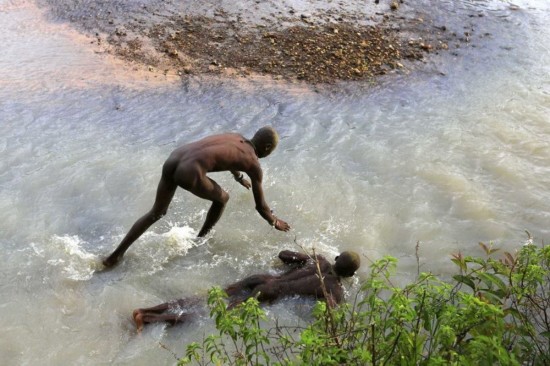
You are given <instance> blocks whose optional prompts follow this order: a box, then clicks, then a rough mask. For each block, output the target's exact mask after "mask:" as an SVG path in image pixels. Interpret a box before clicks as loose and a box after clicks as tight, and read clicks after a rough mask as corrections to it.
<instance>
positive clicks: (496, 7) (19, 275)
mask: <svg viewBox="0 0 550 366" xmlns="http://www.w3.org/2000/svg"><path fill="white" fill-rule="evenodd" d="M442 4H443V5H442V10H441V13H437V12H435V13H434V14H433V15H434V17H435V18H436V19H437V21H439V22H440V24H441V25H445V26H447V27H448V28H449V30H450V31H455V32H461V31H464V27H467V28H468V32H471V33H472V35H471V37H472V41H471V44H472V46H471V47H461V48H455V47H454V45H450V46H451V51H450V52H448V53H446V54H442V55H439V56H435V57H434V58H433V59H431V60H430V61H429V62H427V63H426V64H425V65H424V66H423V67H422V68H421V70H420V71H417V72H413V73H410V74H408V75H403V76H399V77H397V78H393V79H392V80H386V81H382V82H381V83H380V84H378V85H375V86H373V87H372V88H369V89H368V90H365V88H355V87H354V86H353V85H351V86H347V87H346V88H345V89H346V91H345V92H343V93H328V94H327V93H320V94H316V93H311V92H303V91H299V90H298V88H294V87H293V88H292V90H291V91H290V92H286V91H284V90H281V89H280V88H269V87H262V88H258V90H255V89H254V88H247V89H244V88H235V87H232V86H230V85H229V84H225V83H216V85H212V84H211V83H208V84H206V83H200V82H198V81H191V82H190V83H187V84H181V83H179V82H168V81H164V80H160V79H162V78H160V79H159V78H158V77H157V78H155V77H154V76H151V75H141V74H138V75H137V76H136V75H135V74H133V73H132V72H131V70H130V69H127V68H125V66H122V65H120V64H118V63H117V62H115V61H113V60H110V59H109V58H108V57H106V56H104V55H100V54H96V53H94V51H93V50H90V49H89V47H88V44H89V40H88V39H86V38H85V37H83V36H80V35H79V34H78V33H77V32H76V31H75V30H73V28H71V27H70V26H69V25H67V24H66V23H63V22H52V21H50V20H46V19H45V18H44V17H43V13H42V11H41V10H39V9H38V8H37V7H35V6H34V5H33V4H32V3H30V2H27V1H6V0H0V24H1V25H2V30H3V31H2V33H1V34H0V44H1V45H2V52H0V261H1V262H2V266H0V295H1V296H0V309H2V312H3V316H2V317H0V328H1V329H2V330H3V331H2V334H0V358H1V360H2V364H5V365H20V364H36V363H41V364H46V365H50V364H51V365H57V364H112V363H114V364H133V365H134V364H143V365H149V364H173V363H175V359H174V356H173V355H172V354H171V353H170V352H168V351H167V350H166V349H165V348H163V347H160V345H161V344H162V345H164V346H165V347H166V348H169V349H171V350H173V351H174V352H175V353H176V354H177V355H179V356H181V355H182V354H183V349H184V348H183V345H184V344H185V343H186V342H189V341H191V340H197V339H200V338H201V337H202V335H203V334H204V332H209V331H210V330H211V329H212V325H211V324H210V322H209V321H208V319H202V320H199V321H198V322H196V323H193V324H189V325H186V326H181V327H174V328H166V327H165V326H163V325H156V326H151V327H149V328H147V329H146V331H145V332H144V333H143V334H142V335H141V336H136V335H135V329H134V326H133V324H132V322H131V318H130V316H131V311H132V309H134V308H136V307H140V306H142V307H143V306H151V305H155V304H157V303H159V302H164V301H167V300H169V299H173V298H177V297H181V296H186V295H194V294H197V295H203V294H205V293H206V289H208V288H209V287H211V286H213V285H224V284H227V283H228V282H231V281H232V280H235V279H238V278H242V277H243V276H245V275H248V274H251V273H256V272H259V271H264V270H268V269H270V268H273V267H276V266H277V262H276V261H275V260H274V258H275V257H276V254H277V253H278V251H279V250H281V249H295V250H298V249H299V248H298V247H297V246H296V244H295V242H297V243H298V244H301V245H303V246H304V247H306V248H310V247H311V246H315V247H316V250H317V251H318V252H321V253H323V254H325V255H328V256H333V255H334V254H336V253H338V252H339V251H341V250H346V249H353V250H356V251H358V252H360V253H361V254H362V255H364V256H365V260H364V264H365V265H364V267H363V268H362V270H361V271H360V273H359V277H361V276H365V274H366V273H367V271H368V268H367V264H368V260H367V259H366V258H370V259H373V260H374V259H377V258H380V257H381V256H383V255H393V256H396V257H398V258H399V260H400V267H399V268H400V269H399V275H400V276H401V277H402V278H403V279H404V280H406V279H407V278H408V277H410V276H411V275H413V274H416V257H415V246H416V243H417V242H419V243H420V252H419V255H420V260H421V262H422V263H423V267H422V269H423V270H431V271H434V272H436V273H443V274H447V273H449V271H452V270H453V269H452V268H450V266H449V263H450V261H449V254H450V253H452V252H456V251H459V250H460V251H463V252H465V253H468V254H480V253H479V250H478V246H477V242H479V241H483V242H494V243H495V244H496V245H497V246H499V247H503V248H505V249H507V250H514V249H515V248H518V247H519V246H520V245H521V244H522V243H524V242H525V240H526V239H527V235H526V233H525V230H528V231H529V232H530V233H531V234H532V235H533V237H534V240H535V241H536V242H538V243H540V242H542V241H546V242H547V241H548V240H549V234H550V229H549V225H548V223H549V221H550V145H549V142H550V117H549V116H550V50H549V49H548V45H549V44H550V30H549V28H548V26H547V24H548V22H549V21H550V16H549V11H550V8H549V6H548V5H547V4H545V2H542V1H521V2H518V3H517V7H516V6H510V4H509V3H506V2H500V1H496V2H483V1H473V0H472V1H462V2H457V1H453V2H447V3H444V2H442ZM420 6H423V5H420ZM464 19H466V21H465V20H464ZM472 27H473V32H472V30H471V29H472ZM265 124H272V125H273V126H275V128H276V129H277V130H278V131H279V132H280V134H281V136H282V139H281V142H280V145H279V147H278V149H277V150H276V151H275V153H274V154H273V155H272V156H270V157H268V158H266V159H264V160H263V161H262V164H263V167H264V170H265V184H264V187H265V193H266V197H267V200H268V202H269V203H270V205H271V207H272V208H273V209H274V211H275V212H276V214H277V215H278V216H280V217H281V218H283V219H285V220H286V221H288V222H289V223H290V224H291V225H292V227H293V229H292V231H291V232H290V233H288V234H286V233H280V232H276V231H274V230H272V229H271V228H270V226H269V225H267V224H266V223H265V222H264V221H263V220H262V219H261V218H260V217H259V215H258V214H257V213H256V212H255V211H254V202H253V199H252V195H251V193H250V192H247V191H246V190H244V189H242V188H241V187H240V186H238V185H237V184H236V183H235V182H234V181H233V180H232V178H231V176H230V175H229V174H227V173H225V174H221V173H219V174H214V175H212V176H213V178H214V179H216V180H217V181H218V182H219V183H220V184H221V185H222V186H223V187H224V188H226V189H227V190H228V192H229V193H230V195H231V200H230V202H229V205H228V207H227V209H226V211H225V215H224V216H223V217H222V219H221V220H220V222H219V223H218V225H217V226H216V227H215V230H214V231H213V233H212V234H211V235H210V236H209V237H208V238H207V239H206V240H204V241H203V240H197V239H195V238H194V237H195V235H196V233H197V231H198V229H199V228H200V227H201V225H202V222H203V220H204V218H205V213H206V210H207V208H208V204H207V203H206V202H204V201H202V200H200V199H198V198H196V197H194V196H192V195H190V194H189V193H187V192H184V191H181V190H180V191H178V193H177V194H176V197H175V200H174V202H173V203H172V205H171V207H170V210H169V214H168V215H167V216H166V217H165V218H163V219H162V220H161V221H160V222H159V223H157V224H156V225H155V226H154V227H153V229H152V230H150V231H149V232H148V233H146V234H145V235H144V236H143V237H142V238H141V239H140V240H138V241H137V242H136V243H135V244H134V246H132V247H131V249H130V250H129V252H128V254H127V255H126V257H125V260H124V262H123V263H122V264H121V265H120V266H118V267H117V268H115V269H114V270H112V271H109V272H97V270H98V269H99V268H100V265H99V261H100V259H101V257H102V256H104V255H105V254H107V253H109V252H110V251H111V250H112V249H113V248H114V247H115V246H116V245H117V244H118V242H119V241H120V240H121V238H122V237H123V235H124V234H125V233H126V231H127V230H128V229H129V227H130V226H131V225H132V223H133V222H134V221H135V219H137V218H138V217H139V216H140V215H141V214H143V213H144V212H145V211H147V210H148V209H149V208H150V206H151V204H152V202H153V198H154V193H155V190H156V184H157V181H158V179H159V176H160V167H161V165H162V163H163V162H164V159H165V158H166V157H167V155H168V154H169V153H170V151H171V150H172V149H174V148H175V147H177V146H179V145H180V144H183V143H186V142H188V141H192V140H195V139H199V138H201V137H203V136H206V135H209V134H213V133H219V132H224V131H237V132H240V133H242V134H244V135H245V136H251V135H252V134H253V133H254V132H255V131H256V129H257V128H258V127H260V126H263V125H265ZM348 285H350V284H348ZM348 287H349V286H348ZM295 305H296V306H285V303H283V304H279V305H277V306H275V307H273V308H270V310H269V311H270V315H271V316H273V317H279V318H281V319H283V321H284V320H291V319H297V320H298V321H299V320H300V319H303V318H304V317H306V318H307V311H305V310H304V311H301V310H300V308H301V306H302V305H301V304H295ZM306 307H307V306H306Z"/></svg>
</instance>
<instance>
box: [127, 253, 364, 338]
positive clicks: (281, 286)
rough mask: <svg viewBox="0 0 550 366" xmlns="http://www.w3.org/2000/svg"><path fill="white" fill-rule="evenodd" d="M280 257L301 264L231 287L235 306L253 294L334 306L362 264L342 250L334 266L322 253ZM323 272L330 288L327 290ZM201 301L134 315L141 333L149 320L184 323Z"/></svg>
mask: <svg viewBox="0 0 550 366" xmlns="http://www.w3.org/2000/svg"><path fill="white" fill-rule="evenodd" d="M279 259H281V260H282V261H283V262H284V263H285V264H296V265H297V266H295V267H293V268H291V269H289V270H288V271H286V272H285V273H283V274H280V275H271V274H259V275H252V276H250V277H247V278H245V279H243V280H241V281H239V282H236V283H234V284H232V285H229V286H227V287H226V288H225V292H226V293H227V294H228V295H229V298H230V304H229V306H230V307H233V306H235V305H237V304H239V303H241V302H243V301H246V300H247V299H248V298H250V297H256V298H257V299H258V301H259V302H260V303H271V302H274V301H275V300H278V299H280V298H282V297H286V296H294V295H299V296H307V297H312V298H315V299H322V300H325V301H326V302H327V304H328V305H329V306H331V307H334V306H336V305H337V304H339V303H341V302H342V301H343V299H344V290H343V288H342V283H341V278H342V277H351V276H353V275H354V274H355V271H357V269H358V268H359V266H360V265H361V260H360V258H359V255H358V254H357V253H355V252H342V253H341V254H340V255H339V256H337V257H336V259H335V263H334V265H332V264H330V262H329V261H328V260H327V259H326V258H325V257H323V256H321V255H316V260H315V259H313V258H312V257H310V256H309V255H307V254H303V253H298V252H293V251H290V250H283V251H282V252H280V253H279ZM317 264H318V267H317ZM319 272H321V276H322V277H323V279H324V285H325V290H326V291H323V288H322V285H321V281H320V279H319ZM201 303H202V301H201V300H200V299H198V298H185V299H179V300H174V301H170V302H167V303H164V304H160V305H157V306H154V307H151V308H145V309H136V310H134V313H133V317H134V321H135V323H136V326H137V329H138V332H141V330H142V329H143V326H144V325H145V324H147V323H155V322H168V323H170V324H177V323H183V322H185V321H186V320H188V319H189V318H190V317H192V316H193V315H194V314H196V313H197V312H199V311H200V308H201V306H202V305H201Z"/></svg>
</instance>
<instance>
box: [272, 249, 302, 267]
mask: <svg viewBox="0 0 550 366" xmlns="http://www.w3.org/2000/svg"><path fill="white" fill-rule="evenodd" d="M279 259H280V260H282V261H283V263H286V264H293V263H299V264H305V263H306V262H307V260H308V259H309V255H307V254H304V253H299V252H293V251H292V250H283V251H281V252H280V253H279Z"/></svg>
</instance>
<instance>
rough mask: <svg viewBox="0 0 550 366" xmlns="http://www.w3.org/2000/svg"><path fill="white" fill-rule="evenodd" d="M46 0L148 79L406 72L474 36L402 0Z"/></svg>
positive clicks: (298, 78)
mask: <svg viewBox="0 0 550 366" xmlns="http://www.w3.org/2000/svg"><path fill="white" fill-rule="evenodd" d="M131 3H132V4H125V3H124V2H120V3H119V2H113V1H107V0H98V1H94V2H93V3H87V4H86V5H85V6H83V5H82V4H79V3H78V2H77V1H75V0H43V4H44V5H45V6H46V7H48V8H49V11H51V14H53V16H55V17H56V18H61V19H66V20H69V21H70V22H71V23H73V24H75V25H76V26H77V27H79V28H80V29H82V30H83V31H84V32H86V33H88V34H89V35H90V36H92V37H93V39H92V40H91V43H92V44H93V45H94V46H95V47H96V48H97V52H108V53H110V54H112V55H115V56H116V57H119V58H121V59H123V60H125V61H127V62H129V63H132V64H133V65H136V66H139V67H141V68H145V69H146V70H148V71H149V72H152V73H159V74H164V75H172V76H173V75H177V76H180V77H182V78H185V77H188V76H197V75H221V76H225V77H230V78H245V79H246V78H256V77H262V78H268V79H270V80H281V81H283V82H305V83H306V84H310V85H319V84H331V83H335V82H339V81H348V80H354V81H357V80H359V81H361V80H366V81H368V80H373V79H374V78H376V77H377V76H380V75H386V74H392V73H395V74H399V73H403V72H408V71H410V70H411V69H414V68H415V67H417V66H416V65H418V64H419V63H421V62H422V61H423V60H425V59H426V58H427V57H429V56H430V54H436V53H439V52H447V51H448V50H449V47H450V46H449V44H451V43H453V44H457V43H468V42H469V39H468V37H464V36H463V35H457V34H455V33H452V32H449V31H448V30H447V29H446V27H445V25H444V24H436V23H435V22H434V21H433V20H431V19H430V17H429V14H422V13H419V12H418V11H416V10H415V9H412V8H410V7H408V4H407V3H404V2H403V1H399V0H397V1H383V2H380V3H377V2H376V1H369V2H364V1H355V0H351V1H340V2H336V1H331V0H326V1H313V0H297V1H274V0H270V1H259V0H246V1H226V0H218V1H213V0H209V1H204V2H200V5H197V3H196V2H193V1H161V0H142V1H138V2H131Z"/></svg>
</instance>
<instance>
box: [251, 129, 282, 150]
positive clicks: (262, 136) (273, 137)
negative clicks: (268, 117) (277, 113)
mask: <svg viewBox="0 0 550 366" xmlns="http://www.w3.org/2000/svg"><path fill="white" fill-rule="evenodd" d="M252 139H253V140H254V141H256V142H257V143H261V144H273V149H275V146H277V144H278V143H279V134H278V133H277V131H275V129H274V128H273V127H271V126H264V127H262V128H260V129H259V130H258V131H256V133H255V134H254V137H253V138H252Z"/></svg>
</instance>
